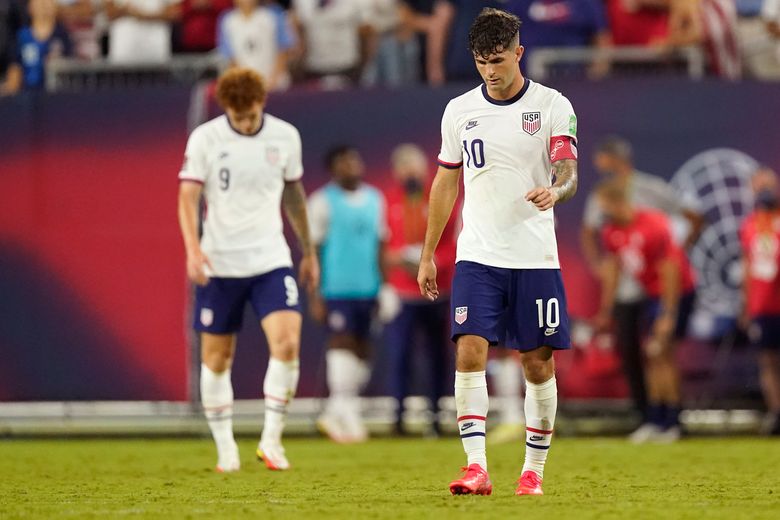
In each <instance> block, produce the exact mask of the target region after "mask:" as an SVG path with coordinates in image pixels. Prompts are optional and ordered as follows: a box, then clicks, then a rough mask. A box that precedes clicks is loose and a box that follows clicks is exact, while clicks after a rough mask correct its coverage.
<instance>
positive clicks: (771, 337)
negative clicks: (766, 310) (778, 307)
mask: <svg viewBox="0 0 780 520" xmlns="http://www.w3.org/2000/svg"><path fill="white" fill-rule="evenodd" d="M748 337H749V338H750V342H751V343H752V344H753V345H755V346H756V347H759V348H762V349H767V350H780V315H764V316H758V317H757V318H754V319H753V322H752V323H751V324H750V328H749V329H748Z"/></svg>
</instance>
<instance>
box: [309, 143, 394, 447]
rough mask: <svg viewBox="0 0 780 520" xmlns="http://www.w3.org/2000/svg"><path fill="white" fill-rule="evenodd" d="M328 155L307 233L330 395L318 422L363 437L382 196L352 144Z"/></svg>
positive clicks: (337, 435) (353, 438) (339, 438)
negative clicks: (315, 249)
mask: <svg viewBox="0 0 780 520" xmlns="http://www.w3.org/2000/svg"><path fill="white" fill-rule="evenodd" d="M325 163H326V166H327V168H328V170H329V171H330V172H331V174H332V176H333V178H332V180H331V182H329V183H328V184H326V185H325V186H324V187H323V188H321V189H320V190H318V191H316V192H315V193H314V194H312V196H311V197H310V199H309V219H310V224H311V230H312V239H313V240H314V242H315V243H316V244H318V246H319V253H320V260H321V262H322V281H321V285H320V292H319V295H317V296H315V297H314V298H312V302H311V307H312V315H313V316H314V317H315V319H317V320H318V321H320V322H324V323H325V324H326V325H327V327H328V330H329V332H330V337H329V341H328V352H327V354H326V363H327V382H328V390H329V391H330V397H329V399H328V403H327V405H326V409H325V412H324V414H323V415H322V416H321V417H320V420H319V421H318V426H319V428H320V430H322V431H323V433H325V434H327V435H328V436H329V437H330V438H331V439H333V440H334V441H336V442H341V443H352V442H362V441H364V440H366V438H367V437H368V434H367V431H366V428H365V426H364V424H363V421H362V419H361V416H360V408H359V400H358V396H359V394H360V391H361V390H362V388H363V386H364V385H365V384H366V383H367V382H368V379H369V377H370V374H371V371H370V368H369V366H368V363H367V357H368V354H369V350H370V341H369V340H370V329H371V323H372V321H373V318H374V314H375V310H376V306H377V297H378V295H379V292H380V288H381V287H382V282H383V280H384V276H383V269H382V265H383V261H382V255H383V251H384V243H385V241H386V239H387V227H386V218H385V199H384V197H383V195H382V193H381V192H380V191H379V190H378V189H376V188H374V187H373V186H371V185H369V184H367V183H365V182H363V180H362V178H363V172H364V170H365V166H364V164H363V160H362V159H361V157H360V154H359V153H358V151H357V150H355V149H354V148H352V147H349V146H338V147H334V148H333V149H331V150H330V151H329V152H328V153H327V155H326V158H325Z"/></svg>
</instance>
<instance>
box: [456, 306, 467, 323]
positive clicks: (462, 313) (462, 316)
mask: <svg viewBox="0 0 780 520" xmlns="http://www.w3.org/2000/svg"><path fill="white" fill-rule="evenodd" d="M468 317H469V308H468V307H456V308H455V323H457V324H458V325H463V323H464V322H465V321H466V320H467V319H468Z"/></svg>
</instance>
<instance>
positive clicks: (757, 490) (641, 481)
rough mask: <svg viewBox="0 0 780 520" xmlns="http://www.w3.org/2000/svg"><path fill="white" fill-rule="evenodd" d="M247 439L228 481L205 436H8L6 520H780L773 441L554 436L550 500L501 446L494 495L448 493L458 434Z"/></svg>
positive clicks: (1, 488)
mask: <svg viewBox="0 0 780 520" xmlns="http://www.w3.org/2000/svg"><path fill="white" fill-rule="evenodd" d="M239 444H240V448H241V456H242V463H243V468H242V470H241V471H240V472H239V473H235V474H229V475H220V474H217V473H215V472H214V471H213V466H214V464H215V453H214V449H213V446H212V443H211V441H210V440H205V439H204V440H195V439H186V440H121V439H109V440H46V441H38V440H8V441H1V442H0V461H2V466H1V469H0V471H1V472H2V474H1V475H0V518H3V519H11V518H166V519H168V520H171V519H178V518H220V519H222V518H279V519H282V518H350V519H352V518H393V519H399V518H414V519H418V518H436V519H442V518H444V519H447V518H466V517H468V518H469V519H476V518H526V519H534V518H537V519H539V518H543V519H545V520H550V519H555V518H576V519H583V518H598V519H612V518H614V519H634V518H648V519H659V518H664V519H665V518H691V519H699V518H707V519H714V518H728V519H730V520H735V519H742V518H750V519H754V518H772V519H778V518H780V441H775V440H766V439H750V438H726V439H702V440H686V441H682V442H680V443H678V444H675V445H671V446H659V445H645V446H633V445H631V444H629V443H627V442H626V441H624V440H622V439H566V438H562V439H555V441H554V442H553V446H552V450H551V452H550V459H549V462H548V464H547V469H546V473H545V475H546V478H545V482H544V490H545V493H546V495H545V496H542V497H516V496H514V494H513V493H514V487H515V486H514V482H515V479H516V478H517V477H518V476H519V472H520V467H521V461H522V459H521V457H522V453H523V446H522V445H521V443H516V444H512V445H503V446H497V447H489V449H488V457H489V464H490V476H491V479H492V480H493V485H494V490H493V495H492V496H488V497H476V496H457V497H453V496H450V493H449V491H448V488H447V484H448V482H449V481H450V480H451V479H452V478H454V477H456V476H457V475H458V471H457V470H458V469H459V467H460V466H461V465H462V463H463V462H464V456H463V453H462V451H461V447H460V442H459V441H458V440H457V439H444V440H422V439H409V440H407V439H403V440H394V439H388V440H374V441H371V442H369V443H367V444H363V445H357V446H337V445H334V444H331V443H329V442H327V441H325V440H319V439H292V440H289V441H287V444H286V446H287V454H288V456H289V458H290V461H291V463H292V465H293V468H292V469H291V470H290V471H288V472H284V473H279V472H271V471H268V470H266V469H265V467H264V466H261V465H260V464H259V463H258V462H256V461H255V460H254V448H255V443H254V442H253V441H250V440H243V441H240V443H239ZM466 515H468V516H466Z"/></svg>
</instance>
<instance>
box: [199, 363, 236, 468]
mask: <svg viewBox="0 0 780 520" xmlns="http://www.w3.org/2000/svg"><path fill="white" fill-rule="evenodd" d="M200 398H201V402H202V403H203V411H204V413H205V415H206V420H207V421H208V423H209V429H210V430H211V435H212V436H213V437H214V443H215V444H216V445H217V454H218V455H219V459H220V460H223V459H224V458H225V457H230V456H232V455H231V453H232V451H233V450H235V444H236V441H235V440H234V439H233V385H232V384H231V382H230V369H227V370H225V371H224V372H222V373H219V374H218V373H216V372H214V371H212V370H211V369H210V368H209V367H207V366H206V365H205V364H201V365H200Z"/></svg>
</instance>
